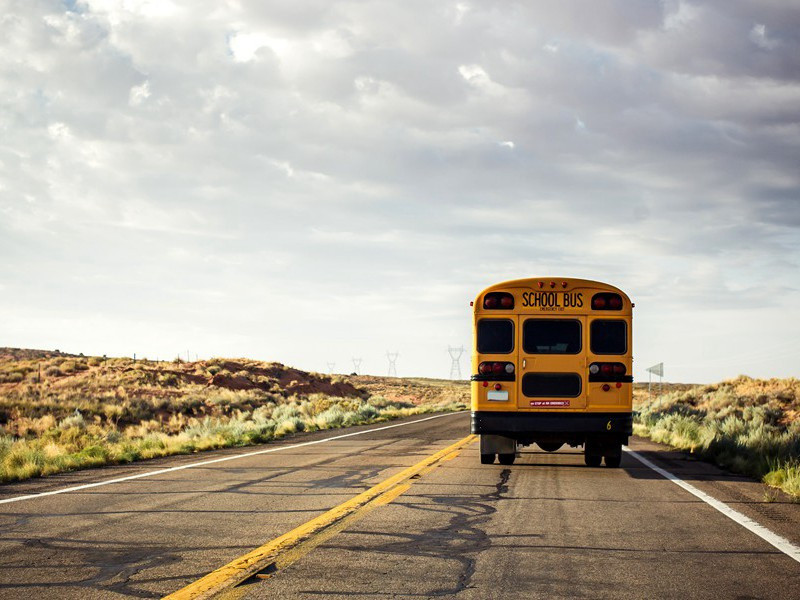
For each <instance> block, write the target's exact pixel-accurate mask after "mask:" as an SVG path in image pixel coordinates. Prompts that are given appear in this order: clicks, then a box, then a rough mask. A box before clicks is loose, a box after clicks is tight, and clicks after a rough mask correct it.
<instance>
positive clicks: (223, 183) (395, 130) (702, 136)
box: [0, 0, 800, 378]
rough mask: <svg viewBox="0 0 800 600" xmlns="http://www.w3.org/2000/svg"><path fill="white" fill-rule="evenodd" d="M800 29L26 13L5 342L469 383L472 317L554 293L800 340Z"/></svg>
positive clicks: (347, 9) (293, 12)
mask: <svg viewBox="0 0 800 600" xmlns="http://www.w3.org/2000/svg"><path fill="white" fill-rule="evenodd" d="M798 12H799V11H798V10H797V9H794V8H792V7H791V6H789V5H787V4H786V3H783V2H778V1H775V2H754V1H753V2H748V1H744V0H736V1H735V2H731V1H728V2H722V1H720V2H704V3H696V2H685V1H678V0H669V1H667V2H663V3H655V2H646V1H644V0H642V1H640V2H639V1H637V2H624V3H623V2H621V1H616V0H615V1H612V0H606V1H603V2H597V3H595V4H594V6H593V10H592V12H591V16H590V15H589V13H588V12H587V11H586V9H585V6H584V5H583V3H580V2H564V3H559V5H558V6H556V5H552V6H550V5H541V6H539V5H531V4H526V3H517V2H511V3H509V2H500V1H497V2H483V3H465V2H460V3H455V2H453V3H445V4H430V3H426V2H421V1H413V2H409V3H402V4H398V3H393V2H388V1H387V2H370V3H362V2H338V1H337V2H327V1H326V2H323V1H322V0H319V1H315V2H304V3H296V2H283V1H280V2H278V1H276V2H268V3H248V2H239V3H219V2H206V3H203V2H200V3H192V4H191V5H190V4H186V3H181V2H172V3H161V2H147V1H141V2H128V1H125V2H122V1H121V0H119V1H118V0H102V1H101V0H82V1H79V2H76V3H73V4H61V3H56V2H53V3H29V2H23V1H22V0H18V1H12V2H10V3H8V7H7V9H6V10H5V12H4V15H3V16H2V17H0V18H2V22H3V30H4V32H6V35H5V37H4V39H3V41H2V42H0V44H2V49H3V53H2V55H0V56H1V57H2V58H0V82H2V86H3V89H4V90H8V93H7V94H4V95H3V98H2V99H0V131H1V132H2V135H0V257H1V258H2V259H3V260H2V261H1V262H0V279H2V281H3V284H4V286H5V287H6V289H5V290H4V294H3V299H2V300H0V311H2V312H0V314H3V315H5V323H4V324H8V323H10V322H11V321H13V323H14V326H13V328H11V329H7V331H12V332H13V336H14V337H13V339H9V341H8V343H17V344H20V345H31V344H33V343H34V341H36V343H39V341H41V340H48V339H53V340H54V341H57V344H56V345H58V346H59V347H62V346H66V345H67V344H66V343H63V342H61V341H58V340H62V339H63V340H67V341H71V343H72V344H74V345H75V350H76V351H83V352H92V351H95V350H94V349H93V348H88V347H82V345H83V342H82V340H81V337H80V335H79V331H80V329H81V327H80V323H82V322H84V320H85V319H86V314H87V311H88V312H90V313H91V314H92V315H95V317H93V318H97V319H99V320H100V321H102V322H103V323H105V324H106V325H104V326H108V327H109V328H110V330H109V331H110V333H109V334H108V336H107V337H103V336H101V335H97V336H95V337H94V338H93V339H94V340H95V341H94V342H92V343H95V344H96V345H97V346H98V347H100V346H103V348H102V350H103V352H109V353H111V352H115V351H116V352H123V351H127V350H126V348H128V347H129V346H134V345H137V344H142V345H143V344H145V343H147V344H150V345H151V346H152V348H157V349H158V352H159V353H161V354H166V353H167V349H170V348H174V347H176V346H177V347H179V348H181V349H183V350H185V348H183V347H184V346H185V345H186V344H187V343H189V341H188V340H189V339H191V340H193V341H192V342H191V343H192V344H193V345H194V346H196V347H198V348H201V347H202V348H203V349H205V351H206V352H207V353H209V354H212V353H213V354H222V353H225V352H229V353H233V354H252V355H256V356H263V357H272V358H276V359H283V360H286V361H289V362H291V361H295V362H296V363H297V364H299V365H300V366H308V367H311V368H317V369H323V368H324V363H325V361H326V360H331V359H333V358H335V356H336V355H337V353H342V356H341V357H340V358H337V359H336V360H337V361H338V362H340V363H342V364H344V362H346V359H348V355H349V354H350V353H353V352H357V353H359V354H366V353H367V351H371V352H373V353H374V354H375V355H376V356H379V357H383V355H384V353H385V350H386V348H383V347H382V346H384V345H387V344H388V345H390V346H392V348H394V347H397V348H398V350H399V351H400V352H401V354H402V356H403V357H404V358H403V360H406V361H407V362H406V367H407V368H408V369H409V370H410V371H411V372H419V373H424V374H428V375H435V374H445V375H446V374H447V372H448V371H445V369H448V370H449V362H448V361H449V359H448V358H447V356H444V358H443V359H442V363H441V364H442V365H443V366H442V370H441V371H436V370H435V369H433V368H432V367H429V365H432V364H439V363H436V361H437V360H439V359H440V358H442V357H440V356H439V354H441V352H439V350H441V349H443V348H446V346H447V345H448V344H455V345H460V344H462V343H463V344H465V345H468V344H469V335H470V330H469V313H468V311H466V309H465V308H464V307H465V306H466V302H468V300H469V299H471V298H472V297H473V296H474V294H475V293H476V291H477V290H479V289H480V288H481V287H483V286H484V285H488V284H489V283H492V282H493V281H496V280H500V279H504V278H513V277H520V276H526V275H536V274H559V275H565V276H569V275H572V276H582V277H590V278H597V279H606V280H609V281H611V282H613V283H617V284H619V285H620V286H621V287H623V288H624V289H628V290H629V291H630V292H631V294H632V295H634V296H635V297H638V298H641V299H642V303H643V304H644V305H649V307H651V308H658V309H659V310H661V311H662V312H659V313H656V312H651V313H650V315H652V316H651V317H649V318H653V319H654V318H659V319H666V320H680V319H682V318H683V315H685V314H686V313H687V312H690V311H691V310H693V307H696V306H698V305H702V306H709V307H712V306H719V307H724V309H725V310H728V311H734V310H739V311H742V312H741V314H743V315H750V317H749V318H751V319H756V318H758V315H760V314H762V313H760V312H759V311H768V312H769V314H770V315H771V316H770V318H769V319H768V322H769V323H770V325H769V327H771V329H769V331H766V332H764V333H763V335H765V336H774V337H780V336H785V335H787V331H788V333H792V334H797V333H800V331H795V330H794V329H791V331H789V330H787V329H786V327H785V326H783V325H779V323H780V319H779V318H778V316H777V315H780V314H783V313H782V312H781V311H786V310H787V308H786V307H787V306H789V307H790V306H792V302H791V301H790V299H794V301H795V302H796V300H800V298H798V291H797V290H795V289H794V287H795V286H793V285H791V284H790V282H793V281H795V280H796V279H797V268H798V247H797V243H796V241H795V240H796V239H797V229H798V227H800V208H799V206H800V205H798V202H800V181H798V179H799V178H800V176H798V173H797V168H796V166H797V158H798V146H797V139H798V133H800V132H799V131H798V125H797V123H798V119H797V108H796V107H797V106H798V105H800V82H799V81H798V79H799V77H798V75H800V68H798V67H800V63H798V60H800V59H798V56H800V52H798V50H800V48H798V37H799V36H798V34H797V32H798V31H800V27H798V25H800V14H798ZM23 309H24V310H23ZM293 310H302V313H303V315H304V316H303V317H302V318H294V317H293V316H292V315H293V313H292V311H293ZM465 311H466V312H465ZM645 314H647V313H645ZM656 315H658V316H657V317H656ZM137 320H141V321H142V322H148V323H150V322H152V323H159V324H162V325H164V326H163V327H160V331H161V332H162V333H152V334H149V335H148V336H146V337H145V336H142V337H141V338H137V336H136V333H135V332H136V327H135V326H133V325H132V323H134V322H136V321H137ZM795 321H796V322H797V320H795ZM67 322H69V326H66V325H64V324H65V323H67ZM86 322H88V321H86ZM92 322H94V321H92ZM98 322H99V321H98ZM59 323H60V324H61V325H59ZM115 323H119V324H120V330H121V331H124V332H125V336H126V337H125V340H124V343H123V342H115V341H114V340H116V339H118V338H119V336H115V334H114V333H113V329H114V324H115ZM167 323H168V324H169V325H168V326H167V325H165V324H167ZM695 325H696V326H697V327H700V325H699V324H697V323H695ZM655 329H656V328H654V327H651V328H650V330H651V331H655ZM696 330H697V329H696ZM27 331H30V332H34V333H31V337H27V335H28V334H26V332H27ZM643 331H648V328H647V327H643ZM9 335H12V334H9ZM637 335H638V334H637ZM48 336H49V337H48ZM119 339H121V338H119ZM420 339H426V340H427V343H426V344H425V349H420V347H419V343H418V340H420ZM1 342H2V340H0V343H1ZM115 343H119V346H118V350H114V349H112V348H110V347H109V346H111V345H113V344H115ZM658 343H659V342H658V338H657V336H656V335H655V334H653V335H652V336H650V337H643V338H637V345H639V346H640V347H642V348H648V347H653V346H654V345H657V344H658ZM671 343H673V344H679V340H677V339H675V340H673V341H672V342H671ZM715 343H717V344H718V347H719V348H721V349H722V350H724V347H725V345H724V344H723V343H722V342H715ZM51 345H52V344H51ZM309 347H312V349H310V350H309ZM360 347H361V348H363V350H358V348H360ZM440 347H441V348H440ZM436 348H439V350H437V349H436ZM141 351H142V352H144V351H145V349H144V348H142V349H141ZM170 351H172V350H170ZM150 353H151V354H152V353H154V352H150ZM437 353H438V354H437ZM406 357H407V358H406ZM411 357H414V358H411ZM436 357H438V358H436ZM381 360H382V359H381ZM783 364H787V365H788V362H786V363H783ZM365 367H366V368H367V369H368V370H369V368H370V366H369V364H368V363H365ZM398 367H399V369H400V370H401V372H402V371H403V365H402V360H401V362H400V363H399V364H398ZM714 368H715V369H716V371H714V374H713V375H711V374H710V375H709V378H713V377H716V376H717V375H719V376H722V375H723V374H735V373H729V372H728V371H724V369H722V368H721V367H720V366H719V365H717V366H715V367H714ZM733 368H734V367H731V369H733ZM785 369H787V370H788V369H789V367H785ZM693 376H694V375H693Z"/></svg>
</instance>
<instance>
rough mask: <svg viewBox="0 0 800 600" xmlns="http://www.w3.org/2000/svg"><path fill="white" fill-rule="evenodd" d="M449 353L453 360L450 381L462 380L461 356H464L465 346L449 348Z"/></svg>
mask: <svg viewBox="0 0 800 600" xmlns="http://www.w3.org/2000/svg"><path fill="white" fill-rule="evenodd" d="M447 351H448V352H449V353H450V358H452V359H453V362H452V363H451V365H450V379H461V355H462V354H464V346H459V347H458V348H455V347H453V346H448V347H447Z"/></svg>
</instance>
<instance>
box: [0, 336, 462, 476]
mask: <svg viewBox="0 0 800 600" xmlns="http://www.w3.org/2000/svg"><path fill="white" fill-rule="evenodd" d="M468 396H469V390H468V387H467V386H466V385H465V384H464V383H463V382H449V381H442V380H422V379H409V380H404V379H397V378H380V377H366V376H364V377H345V376H329V375H322V374H319V373H311V372H306V371H302V370H300V369H295V368H292V367H288V366H285V365H283V364H280V363H276V362H260V361H254V360H248V359H228V358H218V359H211V360H204V361H197V362H190V363H185V362H182V361H179V360H176V361H173V362H154V361H148V360H139V361H135V362H134V361H133V360H131V359H129V358H111V359H105V358H101V357H85V356H80V355H77V356H76V355H68V354H64V353H61V352H48V351H40V350H22V349H11V348H2V349H0V481H9V480H14V479H24V478H27V477H32V476H38V475H46V474H49V473H56V472H60V471H64V470H70V469H76V468H84V467H89V466H95V465H102V464H109V463H119V462H129V461H133V460H139V459H143V458H150V457H155V456H164V455H168V454H175V453H187V452H196V451H199V450H204V449H208V448H220V447H224V446H234V445H244V444H252V443H261V442H265V441H269V440H271V439H275V438H279V437H282V436H285V435H288V434H291V433H294V432H297V431H313V430H318V429H328V428H334V427H342V426H347V425H354V424H360V423H370V422H376V421H383V420H387V419H393V418H398V417H402V416H407V415H412V414H419V413H425V412H433V411H442V410H461V409H464V408H466V405H467V402H468Z"/></svg>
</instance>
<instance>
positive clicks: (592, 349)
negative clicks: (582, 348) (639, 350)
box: [589, 317, 629, 356]
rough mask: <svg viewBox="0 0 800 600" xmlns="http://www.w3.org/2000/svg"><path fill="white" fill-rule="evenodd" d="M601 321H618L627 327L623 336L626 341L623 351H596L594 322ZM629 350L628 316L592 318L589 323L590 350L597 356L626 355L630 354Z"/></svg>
mask: <svg viewBox="0 0 800 600" xmlns="http://www.w3.org/2000/svg"><path fill="white" fill-rule="evenodd" d="M599 321H613V322H617V323H622V325H623V326H624V327H625V330H624V332H623V336H622V339H623V341H624V345H625V347H624V349H623V351H622V352H596V351H595V349H594V343H593V342H594V336H593V335H592V328H593V327H594V324H595V323H597V322H599ZM628 351H629V349H628V319H626V318H616V319H608V318H603V317H600V318H596V319H592V321H591V322H590V323H589V352H591V353H592V354H593V355H595V356H625V355H627V354H628Z"/></svg>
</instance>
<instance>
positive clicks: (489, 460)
mask: <svg viewBox="0 0 800 600" xmlns="http://www.w3.org/2000/svg"><path fill="white" fill-rule="evenodd" d="M481 464H482V465H493V464H494V454H481Z"/></svg>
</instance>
